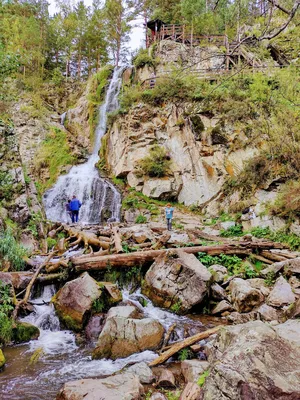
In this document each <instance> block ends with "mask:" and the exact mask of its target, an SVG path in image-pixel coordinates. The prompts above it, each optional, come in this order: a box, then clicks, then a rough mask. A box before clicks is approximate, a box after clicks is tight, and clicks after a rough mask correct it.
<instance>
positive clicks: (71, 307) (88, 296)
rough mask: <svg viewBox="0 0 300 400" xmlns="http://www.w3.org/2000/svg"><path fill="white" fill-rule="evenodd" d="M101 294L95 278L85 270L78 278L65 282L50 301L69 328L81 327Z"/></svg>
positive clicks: (77, 328) (76, 328) (78, 328)
mask: <svg viewBox="0 0 300 400" xmlns="http://www.w3.org/2000/svg"><path fill="white" fill-rule="evenodd" d="M100 296H101V289H100V287H99V285H98V284H97V282H96V281H95V279H93V278H91V277H90V275H89V274H88V273H87V272H85V273H83V274H82V275H81V276H80V277H79V278H77V279H74V280H73V281H70V282H67V283H66V284H65V285H64V286H63V287H62V288H61V289H60V290H59V291H58V292H57V293H56V295H55V296H54V297H53V299H52V302H53V304H54V307H55V310H56V312H57V315H58V317H59V319H60V320H61V321H62V322H63V323H64V324H65V325H66V326H67V327H68V328H69V329H73V330H75V331H79V330H81V329H82V328H83V325H84V324H85V322H86V320H87V318H88V316H89V313H90V311H91V309H92V306H93V303H94V301H95V300H97V299H98V298H99V297H100Z"/></svg>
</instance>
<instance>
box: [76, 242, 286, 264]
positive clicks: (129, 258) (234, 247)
mask: <svg viewBox="0 0 300 400" xmlns="http://www.w3.org/2000/svg"><path fill="white" fill-rule="evenodd" d="M270 248H284V246H283V245H281V244H280V243H273V242H241V243H237V244H223V245H217V246H195V247H183V248H180V249H179V248H178V247H177V248H173V249H163V250H149V251H138V252H136V253H128V254H112V255H108V256H99V257H84V258H82V259H81V258H80V257H73V258H71V261H72V263H73V264H74V265H75V267H76V270H77V271H93V270H95V271H97V270H102V269H106V268H108V267H122V268H123V267H133V266H136V265H143V264H147V263H150V262H153V261H154V260H155V258H157V257H158V256H160V255H161V254H164V253H166V252H170V251H173V252H176V251H179V250H181V251H182V250H183V251H185V252H186V253H189V254H196V253H198V252H203V253H206V254H209V255H213V256H215V255H219V254H222V253H223V254H240V255H249V254H251V252H252V251H253V250H256V249H270Z"/></svg>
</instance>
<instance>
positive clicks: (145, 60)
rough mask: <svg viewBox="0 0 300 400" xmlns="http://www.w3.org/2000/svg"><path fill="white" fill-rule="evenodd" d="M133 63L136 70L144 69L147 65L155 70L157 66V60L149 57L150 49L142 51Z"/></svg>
mask: <svg viewBox="0 0 300 400" xmlns="http://www.w3.org/2000/svg"><path fill="white" fill-rule="evenodd" d="M132 62H133V65H134V66H135V67H136V68H143V67H144V66H145V65H148V67H152V68H155V66H156V64H157V60H156V59H155V58H153V57H151V56H150V55H149V53H148V49H140V50H139V52H138V53H137V55H136V56H135V57H134V58H133V60H132Z"/></svg>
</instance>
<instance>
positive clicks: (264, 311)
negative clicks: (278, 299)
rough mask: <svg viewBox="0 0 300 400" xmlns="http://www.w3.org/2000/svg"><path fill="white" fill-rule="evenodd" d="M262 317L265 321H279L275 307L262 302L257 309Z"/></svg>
mask: <svg viewBox="0 0 300 400" xmlns="http://www.w3.org/2000/svg"><path fill="white" fill-rule="evenodd" d="M256 311H257V312H258V313H259V315H260V317H261V319H262V320H263V321H277V320H278V316H279V315H278V312H277V310H276V309H275V308H273V307H270V306H268V305H267V304H262V305H261V306H260V307H259V308H258V309H257V310H256Z"/></svg>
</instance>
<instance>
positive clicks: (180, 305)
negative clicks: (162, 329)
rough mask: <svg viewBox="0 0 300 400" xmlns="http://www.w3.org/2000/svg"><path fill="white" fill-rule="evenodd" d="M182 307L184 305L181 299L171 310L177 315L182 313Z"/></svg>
mask: <svg viewBox="0 0 300 400" xmlns="http://www.w3.org/2000/svg"><path fill="white" fill-rule="evenodd" d="M181 307H182V303H181V300H180V299H179V300H177V301H176V303H174V304H172V306H171V307H170V310H171V311H172V312H174V313H175V314H178V313H180V311H181Z"/></svg>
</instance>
